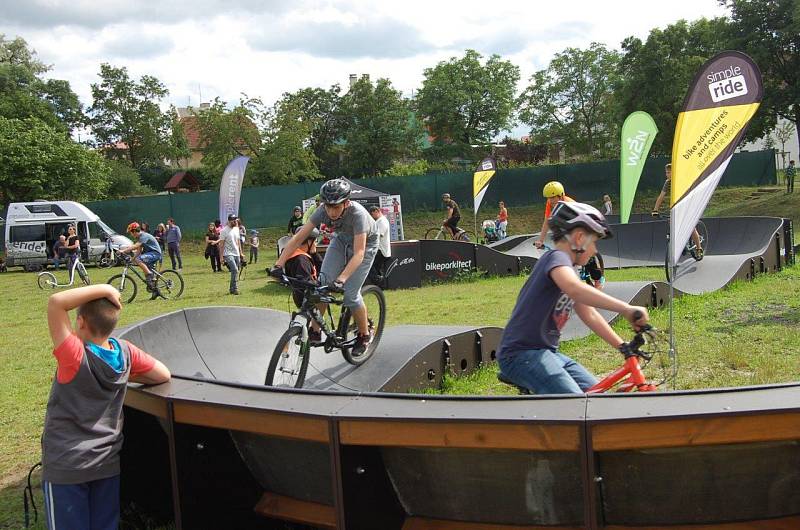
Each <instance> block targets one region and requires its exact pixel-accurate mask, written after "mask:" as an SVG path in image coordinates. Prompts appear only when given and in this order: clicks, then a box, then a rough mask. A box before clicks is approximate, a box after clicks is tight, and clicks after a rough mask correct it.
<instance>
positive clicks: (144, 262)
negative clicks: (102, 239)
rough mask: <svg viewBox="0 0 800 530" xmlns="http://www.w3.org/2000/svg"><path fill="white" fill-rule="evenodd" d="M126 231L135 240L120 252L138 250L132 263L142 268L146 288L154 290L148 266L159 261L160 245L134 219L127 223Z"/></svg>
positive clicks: (153, 282)
mask: <svg viewBox="0 0 800 530" xmlns="http://www.w3.org/2000/svg"><path fill="white" fill-rule="evenodd" d="M127 232H128V233H129V234H130V235H131V237H132V238H133V239H134V241H136V243H134V244H133V245H132V246H130V247H125V248H123V249H122V250H120V252H122V253H123V254H129V253H131V252H136V251H138V253H139V255H138V256H136V257H135V258H134V263H136V265H138V266H139V268H140V269H142V272H143V273H144V277H145V281H146V282H147V290H148V291H153V290H155V280H154V278H153V273H152V272H151V271H150V268H149V267H148V265H149V266H153V265H154V264H155V263H156V262H157V261H161V259H162V257H161V246H160V245H159V244H158V241H156V238H155V237H153V236H152V235H151V234H148V233H147V232H145V231H144V230H142V227H141V226H139V223H137V222H136V221H134V222H132V223H131V224H129V225H128V229H127Z"/></svg>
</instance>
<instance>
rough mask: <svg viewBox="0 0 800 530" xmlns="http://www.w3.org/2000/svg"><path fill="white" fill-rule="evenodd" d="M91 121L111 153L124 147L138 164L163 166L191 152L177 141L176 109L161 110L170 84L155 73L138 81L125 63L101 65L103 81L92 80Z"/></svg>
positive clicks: (124, 150)
mask: <svg viewBox="0 0 800 530" xmlns="http://www.w3.org/2000/svg"><path fill="white" fill-rule="evenodd" d="M91 87H92V98H93V100H94V101H93V102H92V106H91V107H90V108H89V109H88V113H89V116H90V121H89V123H90V124H91V126H92V131H93V133H94V135H95V137H96V138H97V141H98V143H99V145H100V146H102V147H103V148H105V149H106V150H107V152H108V153H113V152H115V151H121V152H122V153H123V154H124V156H125V158H126V159H127V160H128V161H129V162H130V164H131V165H132V166H133V167H134V168H136V169H140V168H144V167H149V166H156V167H157V166H162V165H163V164H164V161H165V160H175V159H177V158H181V157H182V156H186V155H187V154H188V152H187V151H186V150H185V145H184V149H183V150H182V149H181V146H180V145H178V144H177V143H176V136H177V135H176V134H175V131H174V127H175V123H176V119H175V115H174V109H170V110H168V111H162V110H161V107H160V102H161V100H163V99H164V98H165V97H166V96H167V95H168V94H169V91H168V90H167V88H166V87H165V86H164V85H163V84H162V83H161V81H159V80H158V79H156V78H155V77H153V76H149V75H145V76H142V78H141V79H140V80H139V81H135V80H133V79H131V78H130V75H129V74H128V70H127V68H125V67H121V68H117V67H114V66H111V65H109V64H105V63H104V64H102V65H100V83H93V84H92V85H91Z"/></svg>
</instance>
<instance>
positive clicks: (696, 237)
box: [651, 164, 703, 261]
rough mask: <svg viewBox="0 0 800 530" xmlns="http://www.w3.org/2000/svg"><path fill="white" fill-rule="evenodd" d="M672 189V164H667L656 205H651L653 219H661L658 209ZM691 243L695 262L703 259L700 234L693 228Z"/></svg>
mask: <svg viewBox="0 0 800 530" xmlns="http://www.w3.org/2000/svg"><path fill="white" fill-rule="evenodd" d="M671 187H672V164H667V165H666V166H664V185H663V186H662V187H661V193H659V194H658V197H657V198H656V203H655V205H653V212H652V213H651V215H652V216H653V217H661V214H660V213H659V209H660V208H661V203H662V202H664V199H665V198H666V196H667V194H668V193H669V192H670V188H671ZM692 241H694V246H695V247H696V248H697V250H695V254H696V255H697V261H700V260H701V259H703V244H702V242H701V241H700V233H699V232H698V231H697V228H695V229H694V230H693V231H692Z"/></svg>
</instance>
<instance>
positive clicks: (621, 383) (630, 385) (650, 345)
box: [497, 315, 674, 394]
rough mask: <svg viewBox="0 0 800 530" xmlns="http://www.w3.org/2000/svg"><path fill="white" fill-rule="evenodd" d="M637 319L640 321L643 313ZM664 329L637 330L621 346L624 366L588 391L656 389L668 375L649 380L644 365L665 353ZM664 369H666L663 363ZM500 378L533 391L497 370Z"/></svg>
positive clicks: (507, 382) (593, 392)
mask: <svg viewBox="0 0 800 530" xmlns="http://www.w3.org/2000/svg"><path fill="white" fill-rule="evenodd" d="M634 318H635V319H636V320H638V319H639V318H641V315H639V316H636V315H634ZM662 335H663V334H662V332H660V331H659V330H657V329H655V328H654V327H652V326H651V325H650V324H645V325H644V326H642V328H641V329H639V331H637V332H636V333H635V334H634V336H633V338H632V339H631V341H630V342H628V343H625V344H623V345H622V346H620V353H622V354H623V355H624V356H625V362H624V363H623V365H622V366H621V367H619V368H617V369H616V370H614V371H613V372H611V373H610V374H608V375H607V376H605V377H604V378H603V379H601V380H600V381H598V382H597V383H596V384H595V385H594V386H592V387H591V388H589V389H587V390H586V393H587V394H600V393H603V392H608V391H611V390H612V389H615V390H614V391H615V392H633V391H634V390H635V391H637V392H654V391H656V390H658V387H659V386H661V385H662V384H664V383H665V382H666V381H667V380H668V379H669V376H668V375H667V374H666V371H665V374H664V376H663V378H662V379H661V380H660V381H658V382H653V381H648V380H647V377H646V376H645V374H644V368H645V367H646V366H647V365H648V364H650V361H651V360H652V359H653V358H654V357H656V356H657V355H658V354H661V353H664V351H665V350H664V344H665V343H664V340H663V336H662ZM662 369H665V367H664V366H662ZM673 376H674V374H673ZM497 379H498V380H499V381H500V382H501V383H505V384H507V385H511V386H514V387H516V388H517V390H519V393H520V394H531V392H530V390H528V389H527V388H525V387H521V386H519V385H517V384H516V383H514V382H512V381H510V380H508V379H506V378H505V377H504V376H503V374H502V372H498V373H497Z"/></svg>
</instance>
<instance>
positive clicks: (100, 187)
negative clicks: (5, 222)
mask: <svg viewBox="0 0 800 530" xmlns="http://www.w3.org/2000/svg"><path fill="white" fill-rule="evenodd" d="M108 175H109V168H108V166H107V165H106V162H105V161H104V160H103V158H102V157H101V156H100V155H98V154H97V153H96V152H95V151H91V150H89V149H87V148H86V147H85V146H83V145H81V144H78V143H76V142H74V141H72V140H71V139H70V138H69V137H67V135H65V134H64V133H63V131H62V130H60V129H57V128H54V127H51V126H50V125H48V124H46V123H44V122H43V121H41V120H40V119H38V118H25V119H8V118H3V117H0V200H2V201H3V202H14V201H31V200H35V199H59V200H67V199H68V200H75V201H87V200H94V199H102V198H103V197H105V194H106V191H107V189H108V186H109V182H108Z"/></svg>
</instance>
